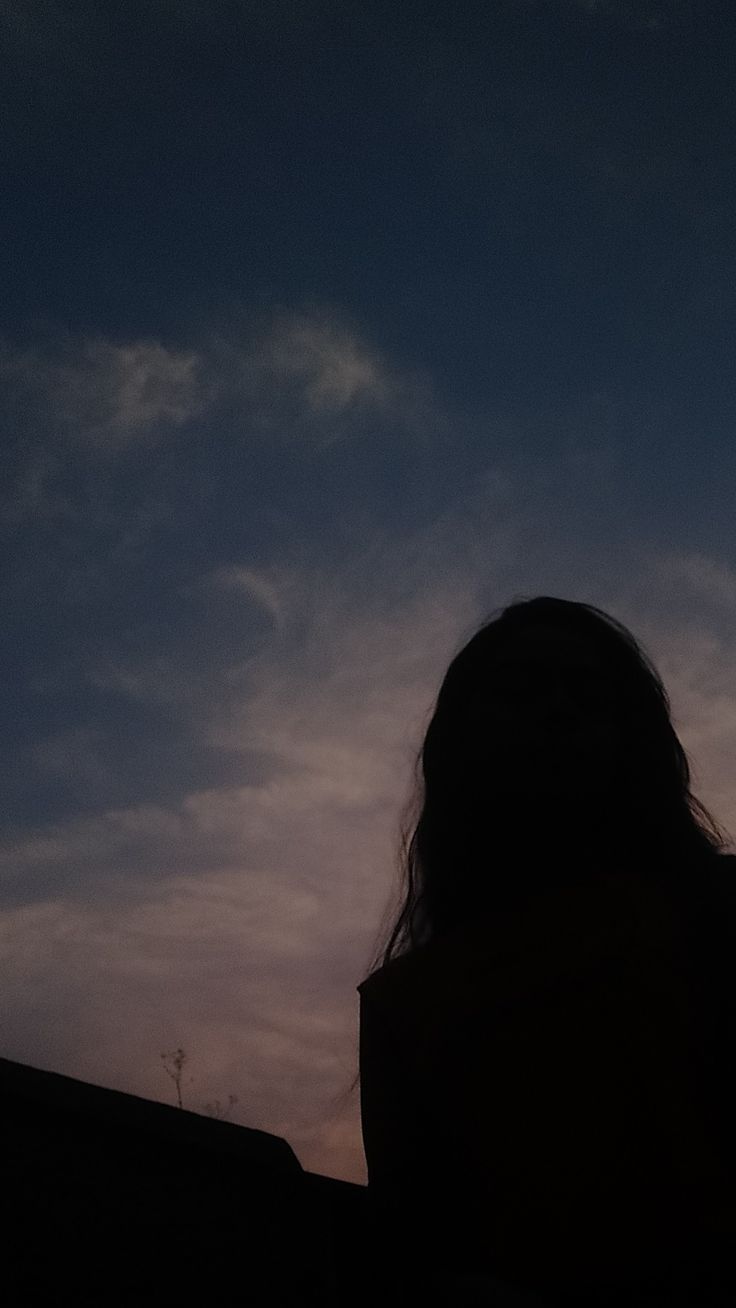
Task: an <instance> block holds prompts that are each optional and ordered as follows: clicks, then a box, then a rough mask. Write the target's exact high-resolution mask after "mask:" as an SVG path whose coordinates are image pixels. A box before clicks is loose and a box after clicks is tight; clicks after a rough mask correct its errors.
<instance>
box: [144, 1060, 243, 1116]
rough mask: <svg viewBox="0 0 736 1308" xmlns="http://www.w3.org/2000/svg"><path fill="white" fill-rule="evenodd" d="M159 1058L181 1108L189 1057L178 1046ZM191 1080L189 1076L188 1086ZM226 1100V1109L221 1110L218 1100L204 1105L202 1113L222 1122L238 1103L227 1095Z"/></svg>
mask: <svg viewBox="0 0 736 1308" xmlns="http://www.w3.org/2000/svg"><path fill="white" fill-rule="evenodd" d="M161 1058H162V1060H163V1064H164V1071H165V1072H166V1074H167V1076H170V1077H171V1079H172V1081H173V1082H174V1085H175V1086H176V1102H177V1105H178V1107H179V1108H183V1107H184V1105H183V1103H182V1097H181V1084H182V1078H183V1075H184V1065H185V1063H186V1062H187V1061H188V1058H189V1055H188V1054H187V1053H185V1051H184V1050H183V1049H182V1048H181V1046H180V1047H179V1048H178V1049H175V1050H174V1051H173V1052H172V1053H170V1054H162V1055H161ZM167 1060H170V1062H171V1066H170V1067H169V1066H168V1065H167ZM193 1080H194V1077H191V1076H190V1078H189V1084H190V1085H191V1083H192V1081H193ZM227 1098H228V1102H227V1107H226V1108H223V1106H222V1104H221V1103H220V1101H219V1099H216V1100H215V1102H214V1103H213V1104H205V1105H204V1112H205V1113H207V1114H208V1116H209V1117H215V1118H217V1119H218V1121H220V1122H223V1121H224V1120H225V1118H226V1117H227V1115H228V1113H230V1112H231V1111H232V1107H233V1104H237V1102H238V1096H237V1095H228V1097H227Z"/></svg>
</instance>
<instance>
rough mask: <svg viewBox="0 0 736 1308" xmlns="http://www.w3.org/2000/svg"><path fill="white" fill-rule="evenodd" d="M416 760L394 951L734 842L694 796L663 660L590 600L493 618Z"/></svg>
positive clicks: (547, 600)
mask: <svg viewBox="0 0 736 1308" xmlns="http://www.w3.org/2000/svg"><path fill="white" fill-rule="evenodd" d="M417 764H418V766H419V768H420V770H421V775H420V776H418V782H419V795H418V799H419V801H420V811H419V816H418V819H417V820H416V823H415V825H414V830H413V832H412V833H411V837H410V838H409V835H408V833H406V834H405V835H404V843H403V871H404V874H405V878H406V881H407V885H406V896H405V900H404V904H403V907H402V910H401V914H400V916H399V919H398V921H397V922H396V924H395V926H394V929H393V932H392V935H391V938H390V940H389V944H388V946H387V947H386V950H385V952H384V955H383V958H384V961H386V960H387V959H388V958H390V957H391V956H392V954H393V953H395V952H403V951H404V950H405V949H407V948H411V947H412V946H413V945H415V944H418V943H421V942H422V941H423V940H426V939H430V938H432V937H433V936H436V935H439V934H442V933H444V932H445V931H447V930H449V929H451V928H452V927H453V926H454V925H455V924H456V923H457V922H458V921H462V920H463V919H464V918H468V917H470V916H472V914H473V912H474V910H475V909H476V908H477V907H478V906H480V905H481V904H483V905H488V906H493V905H494V904H496V905H502V904H504V903H507V902H509V901H512V900H513V899H514V898H518V896H519V895H520V894H523V893H524V892H525V891H526V890H528V889H530V888H532V887H533V886H534V885H541V884H545V883H549V882H550V880H554V879H555V878H557V879H560V880H562V879H566V878H568V877H570V876H576V875H586V874H587V875H591V874H593V872H594V869H595V868H596V867H602V866H611V867H615V866H616V865H617V864H620V863H621V860H622V859H625V860H627V861H631V860H639V859H641V860H642V863H643V864H644V865H652V866H654V865H656V864H657V863H658V862H662V863H665V862H667V861H668V860H669V861H672V860H674V861H679V862H682V860H683V859H685V860H690V861H692V859H693V858H696V857H698V856H699V855H702V854H707V853H713V852H715V851H717V850H718V849H719V848H720V847H721V846H722V845H723V844H724V843H725V839H724V835H723V833H722V832H721V831H720V829H719V828H718V827H717V825H716V823H715V822H714V821H713V819H712V818H711V817H710V815H709V814H708V813H707V812H706V811H705V809H703V808H702V806H701V805H700V804H699V803H698V801H697V800H696V799H694V797H693V796H692V795H691V793H690V789H689V786H690V773H689V768H688V762H687V757H686V755H685V752H684V750H683V748H682V745H681V744H680V741H679V740H678V738H677V735H676V733H675V731H674V728H673V726H672V722H671V718H670V705H669V700H668V697H667V693H666V691H665V688H664V686H663V684H662V682H661V679H660V677H659V675H658V673H657V671H656V669H655V668H654V666H653V665H652V663H651V661H650V659H649V658H648V656H647V655H646V653H645V652H644V650H643V649H642V647H641V646H640V645H639V643H638V642H637V641H636V640H635V638H634V637H633V636H632V635H631V633H630V632H629V631H627V629H626V628H625V627H624V626H622V625H621V624H620V623H619V622H617V621H616V620H615V619H614V618H612V617H610V616H609V615H608V614H606V613H604V612H603V611H602V610H600V609H597V608H595V607H594V606H593V605H589V604H582V603H576V602H573V601H570V600H563V599H557V598H552V597H547V596H542V597H539V598H536V599H530V600H520V601H517V602H515V603H513V604H510V605H509V606H508V607H507V608H505V609H503V610H502V611H501V612H500V613H499V614H497V615H495V616H493V617H492V618H491V619H490V620H489V621H487V622H486V623H484V625H483V626H482V627H481V628H480V629H479V630H478V631H477V632H476V633H475V635H474V636H473V637H472V639H471V640H469V641H468V643H467V644H466V645H465V646H464V647H463V648H462V649H461V650H460V651H459V653H458V654H457V655H456V656H455V657H454V658H453V660H452V662H451V663H450V666H449V668H448V669H447V672H446V674H445V676H444V678H443V681H442V684H441V686H440V690H439V693H438V696H437V700H436V703H435V706H434V711H433V713H432V717H431V720H430V723H429V726H428V729H427V732H426V735H425V739H424V741H423V744H422V747H421V750H420V753H419V756H418V759H417Z"/></svg>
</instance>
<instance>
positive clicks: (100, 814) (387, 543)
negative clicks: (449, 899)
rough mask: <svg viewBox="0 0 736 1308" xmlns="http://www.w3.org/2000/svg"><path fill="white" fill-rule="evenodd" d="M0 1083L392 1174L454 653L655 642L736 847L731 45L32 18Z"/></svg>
mask: <svg viewBox="0 0 736 1308" xmlns="http://www.w3.org/2000/svg"><path fill="white" fill-rule="evenodd" d="M0 40H1V41H2V48H3V67H4V76H3V79H2V87H0V97H1V98H2V104H1V105H0V166H1V170H2V177H3V202H2V205H0V251H1V254H0V258H1V259H2V293H1V295H0V434H1V436H2V447H3V452H4V457H3V461H2V466H3V476H2V480H1V482H0V585H1V587H2V595H1V602H2V612H3V622H2V625H1V627H0V648H1V649H2V660H3V676H2V690H1V691H0V713H1V714H2V730H1V731H0V754H1V755H2V766H3V775H4V777H5V786H4V799H3V803H2V822H1V825H0V957H1V959H2V963H1V972H0V975H1V976H2V986H1V987H0V995H1V998H0V1056H4V1057H7V1058H12V1059H16V1060H18V1061H20V1062H25V1063H30V1064H32V1065H34V1066H37V1067H43V1068H48V1069H51V1070H54V1071H59V1072H63V1073H66V1074H67V1075H71V1076H75V1077H79V1078H82V1079H84V1080H88V1081H92V1082H95V1083H97V1084H100V1085H106V1086H111V1087H114V1088H116V1089H120V1090H124V1091H127V1092H129V1093H134V1094H139V1095H144V1096H145V1097H147V1098H151V1099H160V1100H163V1101H165V1102H170V1103H171V1102H175V1091H174V1086H173V1084H172V1082H171V1080H170V1078H169V1077H168V1076H167V1075H166V1069H165V1065H164V1061H163V1060H162V1057H161V1055H162V1053H166V1052H171V1051H173V1050H174V1049H176V1048H179V1047H181V1048H183V1049H184V1050H185V1051H186V1053H187V1064H186V1067H185V1071H184V1079H183V1083H182V1096H183V1102H184V1106H185V1107H188V1108H192V1109H194V1110H196V1111H204V1106H205V1105H206V1104H207V1103H209V1104H212V1103H213V1102H214V1101H215V1100H219V1101H220V1102H221V1103H222V1104H223V1105H224V1104H225V1103H226V1102H227V1100H228V1096H229V1095H234V1096H236V1101H237V1102H236V1103H235V1105H234V1107H233V1110H232V1112H231V1114H230V1116H231V1120H234V1121H238V1122H240V1123H242V1124H243V1125H246V1126H252V1127H257V1128H259V1129H261V1130H267V1131H272V1132H274V1133H276V1134H278V1135H281V1136H283V1137H285V1138H286V1139H287V1140H288V1142H289V1143H290V1144H291V1146H292V1148H293V1149H294V1151H295V1153H296V1154H297V1157H298V1158H299V1160H300V1161H301V1162H302V1164H303V1166H305V1167H307V1168H309V1169H310V1170H313V1171H318V1172H322V1173H324V1174H326V1175H329V1176H336V1177H341V1178H343V1179H347V1180H352V1181H358V1182H361V1183H364V1182H365V1180H366V1171H365V1161H364V1157H363V1150H362V1143H361V1138H360V1120H359V1096H358V1093H357V1091H356V1092H354V1093H353V1094H352V1095H351V1096H348V1098H347V1100H346V1101H342V1100H341V1096H342V1095H343V1092H345V1091H347V1089H348V1087H349V1085H350V1082H351V1081H352V1078H353V1077H354V1075H355V1072H356V1071H357V1067H358V1063H357V1056H358V1045H357V1042H358V1011H359V1009H358V995H357V992H356V989H355V987H356V986H357V984H358V983H359V981H361V980H362V979H363V977H364V976H365V975H366V974H367V971H368V967H369V963H370V960H371V958H372V956H373V952H374V949H375V947H376V945H377V943H378V940H379V938H380V936H381V930H382V927H383V926H384V925H385V923H386V921H388V920H389V918H388V917H387V914H388V915H389V916H390V912H391V911H392V905H393V906H395V905H397V904H398V900H397V899H396V896H397V895H398V861H397V860H398V845H399V836H400V824H401V820H402V815H403V813H404V811H405V807H406V805H407V803H408V802H409V801H410V799H411V796H412V793H413V791H412V784H413V775H412V768H413V763H414V758H415V755H416V752H417V750H418V749H419V747H420V745H421V740H422V734H423V731H424V730H426V726H427V723H428V721H429V715H430V713H431V708H432V703H433V700H434V697H435V695H436V693H437V690H438V689H439V684H440V681H441V679H442V676H443V674H444V671H445V669H446V667H447V664H448V663H449V661H450V659H451V658H452V656H453V655H454V654H455V653H456V652H457V651H458V650H459V649H460V648H461V646H462V644H464V643H465V641H466V640H467V639H468V638H469V637H470V636H471V635H472V634H473V632H474V631H475V630H476V628H477V627H478V626H479V625H480V624H481V622H482V621H483V620H484V619H485V618H486V617H488V616H489V615H490V614H491V613H492V612H495V611H496V610H497V609H498V608H500V607H501V606H502V605H504V604H506V603H509V602H510V601H511V600H512V599H514V598H518V597H520V596H531V595H536V594H553V595H561V596H563V597H565V598H569V599H577V600H584V601H587V602H590V603H594V604H597V605H599V606H600V607H602V608H604V609H605V610H606V611H608V612H610V613H612V614H613V615H614V616H615V617H616V618H618V619H619V620H620V621H622V622H624V623H625V624H626V625H627V626H629V627H630V629H631V630H632V631H633V632H634V634H635V635H636V636H637V637H638V638H639V639H640V640H641V641H642V642H643V644H644V646H645V648H646V649H647V651H648V652H649V653H650V655H651V656H652V658H653V660H654V662H655V664H656V666H657V667H658V669H659V671H660V673H661V674H662V676H663V679H664V681H665V685H666V687H667V689H668V691H669V693H670V696H671V700H672V706H673V713H674V720H675V726H676V729H677V731H678V734H679V735H680V738H681V740H682V742H683V744H684V745H685V748H686V749H687V751H688V755H689V758H690V761H691V766H692V768H693V773H694V789H695V793H696V794H697V795H699V797H700V798H701V799H702V800H703V801H704V802H705V803H706V804H708V805H709V806H710V807H711V809H712V811H713V812H714V813H715V815H716V817H717V818H719V819H720V821H721V822H722V823H723V824H724V825H725V827H726V828H727V829H729V828H730V829H733V830H734V831H736V799H735V798H734V794H735V791H734V784H735V783H736V762H735V761H734V760H735V759H736V748H735V747H736V676H735V674H736V539H735V538H734V535H733V505H734V494H735V492H736V441H735V440H734V419H735V418H736V389H735V388H734V381H733V378H734V361H733V323H734V311H735V310H736V277H735V276H734V273H735V272H736V267H735V264H736V244H735V242H734V217H733V214H734V198H735V196H736V188H735V187H734V166H735V159H734V152H733V139H734V130H735V129H736V99H735V97H734V92H733V66H734V57H735V56H736V12H734V11H733V9H732V8H729V6H728V5H726V4H721V3H718V2H717V0H714V2H713V3H709V4H708V5H706V6H703V5H700V4H697V3H695V0H667V2H666V0H641V2H640V0H494V3H488V0H483V2H482V3H481V2H479V0H478V2H476V0H463V3H461V4H444V3H441V2H440V3H438V2H437V0H433V2H432V3H423V2H422V0H417V2H416V3H413V4H412V5H410V6H409V5H395V4H388V3H385V4H384V3H382V2H380V0H375V2H372V0H367V2H366V3H363V4H361V5H355V4H353V3H351V0H347V2H346V0H341V2H340V3H337V0H336V2H335V3H331V2H330V0H303V2H302V3H298V2H297V0H269V2H268V4H257V3H249V2H248V0H176V3H175V2H174V0H145V3H144V2H143V0H140V2H136V0H124V3H122V4H119V5H116V6H101V5H99V4H97V3H94V0H0Z"/></svg>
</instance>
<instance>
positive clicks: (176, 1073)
mask: <svg viewBox="0 0 736 1308" xmlns="http://www.w3.org/2000/svg"><path fill="white" fill-rule="evenodd" d="M161 1057H162V1059H163V1063H164V1071H165V1072H166V1073H167V1075H168V1076H170V1077H171V1079H172V1081H173V1082H174V1085H175V1086H176V1102H177V1105H178V1107H179V1108H183V1107H184V1105H183V1103H182V1101H181V1079H182V1074H183V1071H184V1064H185V1063H186V1061H187V1057H188V1055H187V1054H185V1052H184V1050H183V1049H182V1048H181V1047H180V1048H179V1049H175V1050H174V1052H173V1053H171V1054H162V1055H161ZM167 1058H170V1059H171V1062H172V1064H173V1069H174V1070H173V1071H172V1070H171V1068H170V1067H167V1065H166V1060H167ZM192 1079H193V1078H192V1077H191V1076H190V1078H189V1083H190V1085H191V1082H192Z"/></svg>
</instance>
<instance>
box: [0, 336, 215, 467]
mask: <svg viewBox="0 0 736 1308" xmlns="http://www.w3.org/2000/svg"><path fill="white" fill-rule="evenodd" d="M0 376H2V379H3V382H4V384H5V386H6V387H8V388H10V389H11V390H12V391H13V392H14V393H15V396H16V401H17V398H21V399H22V401H23V402H24V403H25V404H26V405H27V404H28V403H30V404H31V405H33V404H35V405H36V406H37V409H38V410H39V411H40V412H42V413H44V414H45V416H46V418H47V420H49V419H50V420H52V421H53V423H54V424H57V425H60V426H61V427H62V428H63V429H64V430H65V431H66V432H67V433H68V434H69V435H70V436H71V437H72V438H73V439H75V440H76V441H79V442H81V443H82V444H86V445H91V446H94V447H99V448H103V449H104V448H108V447H111V448H113V449H120V448H121V447H125V446H128V445H131V444H140V443H141V442H146V441H148V440H150V439H152V438H154V437H155V436H156V435H157V433H158V432H159V430H160V429H161V428H166V427H178V426H181V425H182V424H183V423H185V422H188V421H189V420H190V419H191V418H192V417H193V416H195V414H197V413H198V412H199V411H200V409H201V407H202V404H203V397H202V393H201V379H200V361H199V358H198V356H197V354H196V352H194V351H185V350H176V349H171V348H167V347H166V346H164V345H162V344H161V343H160V342H158V341H133V342H129V343H123V344H117V343H114V342H112V341H109V340H105V339H102V338H95V339H84V338H82V339H75V338H73V337H69V336H63V337H61V338H60V339H58V340H57V341H55V342H53V343H52V345H51V346H50V347H48V348H46V349H41V348H38V347H34V348H25V349H13V348H12V347H11V346H10V345H9V344H8V343H7V342H6V343H5V344H4V346H3V348H2V351H1V352H0Z"/></svg>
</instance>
